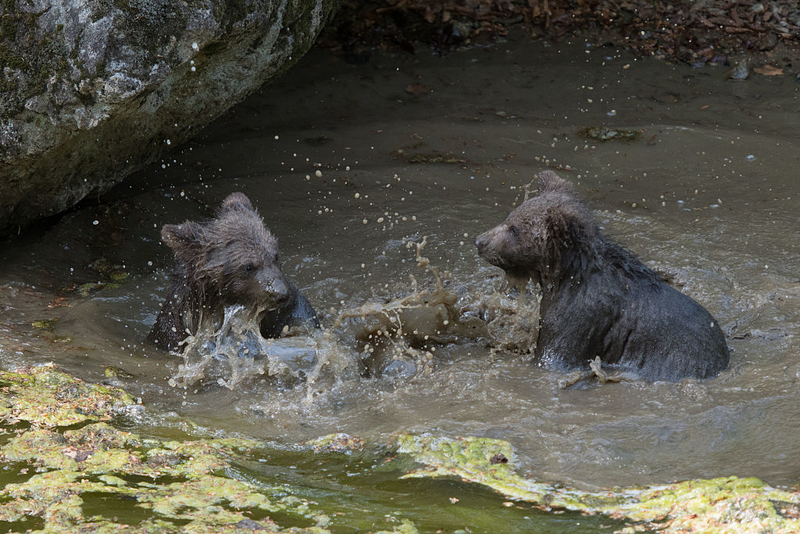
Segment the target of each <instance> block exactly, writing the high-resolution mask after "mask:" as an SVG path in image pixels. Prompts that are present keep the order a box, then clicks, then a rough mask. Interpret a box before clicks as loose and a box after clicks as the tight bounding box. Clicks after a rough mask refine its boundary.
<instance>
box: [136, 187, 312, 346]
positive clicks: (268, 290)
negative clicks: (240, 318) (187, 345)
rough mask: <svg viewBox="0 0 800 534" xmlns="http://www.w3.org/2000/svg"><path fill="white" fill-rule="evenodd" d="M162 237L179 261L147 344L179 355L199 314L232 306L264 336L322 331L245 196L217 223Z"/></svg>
mask: <svg viewBox="0 0 800 534" xmlns="http://www.w3.org/2000/svg"><path fill="white" fill-rule="evenodd" d="M161 238H162V239H163V241H164V243H166V244H167V245H168V246H169V247H170V248H171V249H172V250H173V251H174V252H175V260H176V262H175V269H174V270H173V273H172V281H171V286H170V289H169V294H168V295H167V300H166V301H165V302H164V304H163V306H162V307H161V311H160V312H159V314H158V317H157V318H156V322H155V324H154V325H153V328H152V330H150V333H149V334H148V336H147V340H148V341H149V342H151V343H154V344H156V345H158V346H159V347H161V348H164V349H167V350H177V349H178V348H179V346H180V342H181V341H183V340H184V339H185V338H186V337H187V336H188V335H190V334H195V333H196V332H197V328H198V326H199V325H200V322H201V319H202V318H203V317H206V318H214V317H220V316H221V315H222V312H223V310H224V308H225V307H226V306H230V305H233V304H241V305H245V306H248V307H249V308H251V309H253V310H257V312H258V320H259V321H260V330H261V335H263V336H264V337H267V338H269V337H278V336H279V335H280V334H281V332H282V331H283V329H284V327H285V326H292V325H297V324H304V323H305V324H311V325H313V326H319V322H318V320H317V315H316V313H315V312H314V309H313V308H312V307H311V305H310V304H309V302H308V300H306V298H305V297H304V296H303V295H302V293H300V292H299V291H298V290H297V288H295V286H294V285H293V284H292V283H291V282H290V281H289V279H287V278H286V276H284V274H283V273H282V272H281V265H280V260H279V257H278V240H277V239H275V237H274V236H273V235H272V234H271V233H270V231H269V230H268V229H267V228H266V227H265V226H264V221H263V220H262V219H261V217H260V216H259V215H258V212H257V211H256V210H255V209H254V208H253V205H252V204H251V203H250V200H249V199H248V198H247V197H246V196H245V195H244V194H242V193H232V194H231V195H229V196H228V197H227V198H226V199H225V200H224V201H223V202H222V205H221V206H220V208H219V210H218V211H217V216H216V217H215V218H214V219H211V220H208V221H204V222H199V223H197V222H192V221H186V222H185V223H183V224H180V225H172V224H165V225H164V227H163V228H162V229H161Z"/></svg>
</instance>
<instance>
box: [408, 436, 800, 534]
mask: <svg viewBox="0 0 800 534" xmlns="http://www.w3.org/2000/svg"><path fill="white" fill-rule="evenodd" d="M396 441H397V446H398V451H399V452H401V453H405V454H409V455H411V456H412V457H413V458H414V459H415V460H416V461H417V462H419V463H421V464H424V465H426V466H427V467H426V468H424V469H419V470H416V471H413V472H411V473H408V474H407V475H405V476H406V477H441V476H455V477H459V478H461V479H462V480H465V481H467V482H476V483H480V484H484V485H486V486H488V487H491V488H493V489H494V490H496V491H498V492H499V493H501V494H503V495H505V496H507V497H509V498H512V499H517V500H520V501H528V502H531V503H534V504H536V505H539V506H541V507H544V508H545V509H550V508H562V509H566V510H574V511H579V512H583V513H585V514H596V513H602V514H606V515H609V516H611V517H614V518H617V519H623V520H627V521H631V522H633V523H636V524H640V523H644V524H648V525H650V526H651V528H652V527H657V528H658V529H659V530H660V531H662V532H675V533H677V532H726V533H737V532H800V493H798V492H789V491H781V490H777V489H775V488H772V487H770V486H768V485H767V484H764V483H763V482H762V481H760V480H758V479H756V478H744V479H742V478H737V477H725V478H715V479H711V480H691V481H686V482H681V483H677V484H669V485H665V486H653V487H648V488H630V489H620V488H615V489H614V490H611V491H604V492H597V493H593V492H584V491H579V490H575V489H570V488H566V487H563V486H556V485H551V484H544V483H540V482H535V481H533V480H529V479H525V478H523V477H521V476H519V474H517V473H516V472H515V470H514V462H513V458H514V455H513V450H512V449H511V446H510V444H508V443H507V442H504V441H501V440H496V439H488V438H476V437H467V438H443V437H436V436H431V435H421V436H413V435H400V436H398V437H397V438H396ZM495 454H502V455H503V457H505V458H507V459H508V462H502V461H501V462H498V461H497V458H498V457H497V456H495Z"/></svg>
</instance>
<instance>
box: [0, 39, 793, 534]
mask: <svg viewBox="0 0 800 534" xmlns="http://www.w3.org/2000/svg"><path fill="white" fill-rule="evenodd" d="M798 95H800V84H798V83H797V82H796V81H795V80H794V76H791V77H790V76H784V77H766V76H760V75H753V77H751V78H750V79H748V80H746V81H733V80H729V79H726V68H725V67H716V68H715V67H711V66H707V67H703V68H699V69H693V68H690V67H687V66H682V65H671V64H668V63H664V62H660V61H655V60H649V59H636V58H634V57H632V56H629V55H628V54H626V53H623V52H620V51H618V50H616V49H615V48H613V47H596V46H590V45H588V44H586V43H585V42H583V41H582V40H580V39H574V40H573V41H571V42H563V43H560V44H558V45H550V44H547V43H531V42H529V41H527V40H525V39H512V40H509V42H506V43H500V44H498V45H496V46H494V47H492V48H489V49H473V50H468V51H463V52H458V53H453V54H452V55H450V56H449V57H446V58H442V57H436V56H433V55H429V54H427V53H425V52H420V53H418V54H416V55H407V54H403V55H400V54H396V55H391V54H381V53H375V54H374V55H373V56H372V57H371V58H370V60H369V61H368V62H366V63H364V64H360V65H352V64H349V63H347V62H346V61H345V60H344V59H343V58H342V56H340V55H338V54H337V53H335V52H331V51H327V50H313V51H312V52H311V53H309V55H308V56H307V57H305V58H304V59H303V60H302V61H301V62H300V63H299V64H298V65H297V66H296V67H295V68H293V69H292V70H291V71H290V72H289V73H287V74H286V75H285V76H284V77H283V78H281V79H280V80H279V81H278V82H277V83H274V84H272V85H270V86H267V87H264V88H263V89H262V90H261V91H260V92H259V93H257V94H255V95H253V96H251V97H250V98H249V99H247V100H246V101H245V102H243V103H241V104H240V105H238V106H236V107H235V108H234V109H233V110H231V111H230V112H228V113H227V114H226V115H225V116H224V117H222V118H221V119H219V120H218V121H216V122H215V123H214V124H213V125H212V126H210V127H209V128H208V129H207V130H205V131H204V132H203V133H202V134H201V135H200V136H199V137H198V138H197V139H196V140H195V141H194V142H192V143H190V144H189V145H186V146H184V147H181V148H179V149H178V150H177V151H175V152H174V153H173V154H171V155H170V156H169V157H167V158H164V159H163V160H162V161H160V162H158V163H157V164H154V165H152V166H150V167H148V168H146V169H145V170H143V171H142V172H140V173H138V174H137V175H135V176H133V177H132V178H131V179H129V180H128V181H127V182H126V183H125V184H123V185H122V186H120V187H118V188H117V189H115V190H114V191H112V192H111V193H109V194H106V195H103V196H101V197H100V198H99V199H96V200H98V201H97V202H95V201H94V200H93V201H91V202H86V203H85V204H84V205H83V206H81V207H78V208H77V209H75V210H73V211H72V212H70V213H68V214H67V215H65V216H64V217H62V218H61V219H60V220H59V221H58V222H56V223H52V224H50V225H48V226H44V227H42V228H40V229H38V230H35V231H31V232H28V233H27V234H25V235H23V236H22V237H20V238H18V239H17V240H15V241H12V242H9V243H5V244H4V246H3V249H2V252H0V266H1V267H0V309H2V310H3V312H2V316H1V317H2V318H0V356H1V357H2V361H3V366H5V367H13V366H15V365H17V364H23V363H35V362H45V361H51V360H52V361H55V362H56V363H57V364H58V365H60V366H61V367H62V368H64V369H66V370H67V371H69V372H73V373H75V374H77V375H78V376H81V377H84V378H86V379H90V380H104V379H107V378H106V377H105V375H104V373H105V368H106V367H107V366H112V367H117V368H121V369H123V370H124V371H126V372H127V373H130V374H131V375H132V376H131V377H126V375H123V374H121V373H117V377H116V378H114V379H113V380H115V381H116V382H118V383H120V384H121V385H123V386H124V387H125V388H126V389H128V390H129V391H131V392H132V393H134V394H136V395H140V396H141V397H142V398H143V400H144V402H145V404H146V405H147V406H149V407H151V408H152V409H153V411H154V412H160V413H171V412H174V413H177V414H178V415H180V416H182V417H187V418H189V419H191V420H193V421H196V422H197V423H199V424H200V425H202V426H204V427H208V428H212V429H220V430H223V431H228V432H238V433H241V434H243V435H247V436H251V437H255V438H262V439H268V440H276V441H277V442H281V443H287V444H289V443H296V442H299V441H303V440H306V439H309V438H314V437H317V436H321V435H324V434H328V433H331V432H348V433H352V434H358V435H360V436H362V437H365V438H368V439H370V440H375V441H382V440H384V441H385V440H386V439H387V438H388V437H389V436H390V435H391V434H393V433H396V432H401V431H402V432H426V431H430V432H433V433H437V434H441V435H451V436H456V435H474V436H486V437H495V438H502V439H505V440H508V441H510V442H511V443H512V445H513V446H514V447H515V449H516V451H517V452H518V454H519V456H520V461H521V464H522V465H523V467H524V474H526V475H527V476H531V477H534V478H537V479H540V480H547V481H561V482H565V483H568V484H570V485H574V486H578V487H583V488H588V489H592V488H599V487H605V486H612V485H630V484H655V483H662V482H667V481H671V480H674V479H678V480H682V479H689V478H697V477H714V476H722V475H731V474H732V475H738V476H757V477H760V478H762V479H764V480H765V481H767V482H769V483H771V484H774V485H792V484H796V483H798V480H799V479H800V448H798V447H797V446H796V443H797V440H798V438H800V420H798V418H797V407H798V405H800V385H798V382H800V358H798V355H800V343H798V334H800V275H799V274H798V264H799V263H800V261H799V260H800V180H798V171H797V169H798V165H800V142H798V138H800V98H798ZM600 126H605V127H609V128H611V129H616V131H630V132H636V135H635V137H634V138H633V139H622V140H618V139H612V140H602V139H600V138H598V137H600V136H602V133H603V132H599V133H598V132H596V131H594V130H587V128H591V127H600ZM618 137H619V136H618ZM164 142H165V143H168V142H169V140H164ZM547 168H551V169H554V170H556V171H557V172H558V173H559V174H560V175H561V176H562V177H564V178H567V179H569V180H570V181H572V182H573V183H575V184H576V187H577V189H578V191H579V192H580V193H581V194H582V195H583V196H585V197H586V198H587V199H588V200H589V201H590V202H591V204H592V206H593V207H594V208H595V210H596V216H597V217H598V219H599V220H600V221H601V222H602V224H603V225H604V227H605V229H606V231H607V233H609V234H610V235H612V236H613V237H614V238H616V239H617V240H618V241H620V242H622V243H623V244H624V245H626V246H627V247H628V248H630V249H631V250H633V251H635V252H636V253H637V254H638V255H639V256H640V257H641V258H642V259H643V260H644V261H645V262H646V263H647V264H649V265H651V266H653V267H656V268H658V269H659V270H660V271H663V272H666V273H668V274H669V275H670V276H671V277H672V279H673V281H674V283H675V285H677V286H678V287H680V288H681V290H682V291H684V292H686V293H687V294H689V295H690V296H692V297H693V298H695V299H696V300H697V301H699V302H700V303H701V304H702V305H704V306H705V307H706V308H707V309H708V310H709V311H710V312H711V313H712V314H713V315H714V316H715V317H716V318H717V319H718V320H719V321H720V323H721V324H722V326H723V330H724V331H725V332H726V335H727V337H728V342H729V345H730V347H731V349H732V365H731V368H730V369H729V370H728V371H726V372H724V373H723V374H722V375H720V376H719V377H718V378H716V379H714V380H709V381H699V382H698V381H685V382H683V383H657V384H646V383H641V382H622V383H606V384H599V383H596V382H588V383H586V382H584V383H580V384H579V385H577V386H573V387H570V388H564V387H563V386H564V376H563V375H561V374H558V373H555V372H551V371H548V370H546V369H543V368H540V367H539V366H537V365H536V364H535V362H531V361H530V360H531V357H530V355H527V354H524V353H520V352H514V351H503V350H492V347H490V346H487V343H486V342H485V340H481V339H477V340H474V339H472V340H471V339H468V338H458V336H456V337H457V339H455V341H456V342H455V343H444V344H440V345H431V346H429V347H426V350H427V351H429V352H431V354H433V359H432V361H431V363H430V365H429V366H428V367H426V368H425V372H421V373H419V374H418V375H417V376H415V377H413V378H389V377H384V378H365V377H362V376H360V375H359V374H358V373H352V372H340V371H341V370H340V369H339V370H337V367H336V365H334V363H331V364H330V365H329V369H328V370H327V372H328V374H329V375H331V376H321V377H319V379H318V380H315V381H313V382H311V383H301V384H299V385H296V386H294V387H288V386H286V385H285V384H283V385H282V384H276V383H275V382H274V381H269V380H263V379H261V380H250V381H247V382H245V383H243V384H241V385H240V386H239V387H237V388H235V390H234V391H231V390H229V389H227V388H224V387H218V386H205V387H196V388H180V387H172V386H170V385H169V383H168V381H169V379H170V378H171V377H173V376H174V375H175V373H176V371H177V369H178V365H179V364H180V363H181V362H182V360H181V359H180V358H178V357H175V356H170V355H168V354H166V353H163V352H160V351H158V350H156V349H154V348H152V347H149V346H146V345H144V344H143V343H142V340H143V339H144V337H145V336H146V334H147V332H148V330H149V328H150V326H151V325H152V323H153V321H154V320H155V316H156V313H157V312H158V309H159V306H160V303H161V302H162V300H163V298H164V296H165V292H166V287H167V276H168V273H169V270H170V267H171V264H172V260H171V253H170V251H169V250H168V249H167V247H166V246H164V245H162V244H161V243H160V237H159V229H160V227H161V226H162V225H163V224H166V223H178V222H182V221H184V220H186V219H202V218H205V217H208V216H211V215H212V214H213V209H214V207H216V206H217V205H219V202H220V201H221V200H222V199H223V198H224V197H225V196H226V195H228V194H229V193H230V192H232V191H243V192H245V193H246V194H247V195H248V196H249V197H250V198H251V199H252V200H253V202H254V203H255V204H256V206H257V208H258V209H259V211H260V213H261V214H262V215H263V217H264V219H265V221H266V224H267V225H268V226H269V228H270V229H271V230H272V231H273V233H274V234H275V235H276V236H277V237H278V238H279V241H280V247H281V254H282V258H283V263H284V270H285V272H287V273H288V275H289V276H290V277H291V278H292V279H293V280H294V281H295V283H296V284H297V285H298V287H300V288H301V289H302V290H303V291H304V292H305V294H306V296H307V297H308V299H309V300H310V301H311V303H312V304H313V305H314V306H315V307H316V308H317V310H319V311H320V315H321V317H322V322H323V325H324V326H325V327H327V328H328V329H329V334H330V336H331V337H332V338H333V339H335V340H336V343H338V345H336V344H334V345H332V346H333V347H334V348H332V349H331V348H329V352H331V351H332V352H336V350H337V349H336V348H335V347H336V346H339V347H341V350H342V351H343V352H346V351H348V350H350V347H348V342H349V341H350V338H349V337H348V335H347V333H346V329H342V328H341V327H338V326H337V327H336V328H333V330H330V329H331V327H333V326H334V325H336V324H337V322H338V320H340V319H341V316H342V314H343V313H345V312H347V311H348V310H354V309H356V308H358V307H360V306H362V305H364V304H365V303H369V302H381V303H382V302H386V301H388V300H391V299H394V298H399V297H403V296H405V295H408V294H410V293H411V292H412V282H411V281H410V277H411V276H413V277H414V278H415V279H416V281H417V283H418V284H419V287H420V288H431V287H433V286H434V285H435V279H434V276H433V275H432V274H431V273H430V272H429V271H427V270H425V269H423V268H420V267H419V266H417V262H416V260H415V251H414V247H413V243H421V242H422V240H423V239H424V238H427V244H426V246H425V248H424V251H423V253H424V255H425V256H427V257H428V258H430V261H431V264H432V265H433V266H435V267H437V268H438V269H439V270H441V271H442V272H443V273H445V278H446V288H447V290H448V291H450V292H451V293H452V294H454V295H457V296H458V297H459V299H460V300H459V302H458V306H460V307H461V308H463V309H468V308H470V307H471V306H472V307H475V306H478V305H480V303H481V302H485V301H486V299H491V298H499V297H500V296H501V294H498V292H499V291H500V290H501V283H502V273H501V272H500V270H499V269H497V268H494V267H491V266H489V265H488V264H486V263H485V262H483V261H482V260H480V258H478V256H477V253H476V251H475V247H474V244H473V243H474V238H475V236H476V235H477V234H478V233H480V232H482V231H484V230H486V229H488V228H489V227H491V226H494V225H495V224H498V223H499V222H501V221H502V220H503V219H504V218H505V216H506V215H507V214H508V212H509V211H510V210H511V209H512V208H513V206H514V205H515V204H518V203H519V202H520V200H521V199H522V198H523V196H524V190H523V186H525V185H526V184H528V183H530V182H531V180H532V179H533V178H534V176H535V175H536V174H537V173H538V172H539V171H541V170H544V169H547ZM409 243H411V244H412V245H411V246H409ZM99 260H103V261H99ZM123 273H124V274H127V276H124V274H123ZM115 281H116V282H119V283H118V284H116V283H113V282H115ZM91 282H100V283H102V284H105V285H104V286H103V287H100V286H98V287H95V288H93V287H91V286H86V285H85V284H87V283H91ZM77 287H80V289H81V291H75V290H73V289H74V288H77ZM530 289H532V288H529V290H530ZM80 292H83V293H84V294H85V295H86V296H80V295H79V293H80ZM432 349H435V351H434V350H432ZM337 357H338V355H337V354H329V355H328V358H329V361H330V362H335V360H336V359H337ZM413 484H414V483H404V486H403V487H402V488H400V489H399V490H397V491H401V492H409V493H412V492H417V491H418V490H417V489H415V488H413V487H411V486H413ZM447 485H448V483H446V482H435V483H430V484H429V485H427V486H426V487H425V489H424V491H419V493H420V495H421V496H422V497H421V498H422V501H419V502H423V501H424V502H427V501H430V500H432V499H434V497H432V496H428V495H427V494H426V492H432V494H436V495H446V494H448V491H450V489H449V488H448V487H447ZM358 491H364V492H366V493H369V492H370V490H369V487H368V484H367V485H365V487H363V488H361V489H360V490H358ZM387 498H388V497H387ZM474 498H475V499H478V500H488V501H491V500H493V499H495V497H493V496H492V494H491V493H490V492H482V490H477V489H476V490H475V493H474ZM496 500H497V502H499V501H500V498H499V497H498V498H496ZM563 519H564V518H563V517H562V518H561V519H558V521H562V520H563ZM553 521H554V523H553V525H551V528H552V529H554V530H556V531H557V530H558V529H559V526H558V524H557V523H556V521H557V519H556V518H555V517H554V518H553ZM571 521H578V522H579V521H580V518H577V519H575V518H572V519H571Z"/></svg>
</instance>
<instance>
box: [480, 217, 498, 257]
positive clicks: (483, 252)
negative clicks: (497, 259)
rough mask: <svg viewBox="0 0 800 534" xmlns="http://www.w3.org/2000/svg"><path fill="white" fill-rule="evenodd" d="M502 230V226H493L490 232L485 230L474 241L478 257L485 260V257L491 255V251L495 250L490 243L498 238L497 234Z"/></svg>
mask: <svg viewBox="0 0 800 534" xmlns="http://www.w3.org/2000/svg"><path fill="white" fill-rule="evenodd" d="M503 230H504V227H503V225H500V226H495V227H494V228H492V229H491V230H487V231H485V232H483V233H482V234H481V235H479V236H478V237H477V238H476V239H475V246H476V247H477V248H478V255H480V256H481V257H482V258H484V259H487V255H491V254H492V249H493V248H495V247H494V246H493V245H492V243H493V242H494V241H495V240H496V239H497V238H498V236H499V234H500V233H502V232H503Z"/></svg>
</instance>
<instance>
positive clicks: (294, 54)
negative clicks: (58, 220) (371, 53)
mask: <svg viewBox="0 0 800 534" xmlns="http://www.w3.org/2000/svg"><path fill="white" fill-rule="evenodd" d="M337 5H338V1H337V0H256V1H253V2H246V3H241V2H232V1H223V2H210V1H208V0H201V1H195V2H168V1H165V0H141V1H137V2H100V1H98V0H86V1H74V0H64V1H60V2H45V3H41V2H29V3H24V2H6V3H4V4H3V6H2V7H0V16H2V31H0V66H2V69H0V89H2V95H3V96H2V99H1V100H0V162H2V165H0V231H5V232H8V231H10V230H11V227H12V226H14V227H16V226H17V225H25V224H27V223H29V222H31V221H33V220H35V219H37V218H41V217H44V216H48V215H52V214H54V213H58V212H59V211H62V210H64V209H66V208H69V207H71V206H72V205H74V204H76V203H77V202H78V201H80V200H81V199H83V198H85V197H87V196H89V195H96V194H98V193H102V192H103V191H106V190H108V189H109V188H110V187H111V186H113V185H114V184H116V183H118V182H119V181H120V180H122V179H123V178H124V177H125V176H126V175H128V174H129V173H131V172H132V171H134V170H136V169H137V168H139V167H141V166H142V165H143V164H145V163H148V162H150V161H153V160H154V159H156V158H157V157H158V156H159V155H160V154H161V153H162V152H163V151H165V150H167V149H169V148H170V147H174V146H175V145H176V144H178V143H180V142H182V141H184V140H185V139H187V138H189V137H190V136H192V135H194V134H196V133H197V132H198V131H199V130H200V128H201V127H203V126H205V125H206V124H208V123H209V122H211V121H212V120H214V119H215V118H216V117H218V116H219V115H220V114H222V113H223V112H224V111H225V110H227V109H228V108H229V107H230V106H232V105H234V104H236V103H237V102H239V101H240V100H242V99H243V98H244V97H245V96H247V95H248V94H249V93H251V92H252V91H254V90H255V89H257V88H258V87H259V86H260V85H261V84H263V83H264V82H265V81H267V80H270V79H272V78H274V77H275V76H277V75H279V74H280V73H281V72H283V71H284V70H285V69H286V68H288V67H289V66H290V65H291V64H293V63H295V62H296V61H297V60H298V59H300V57H302V55H303V54H304V53H305V52H306V51H307V50H308V48H309V47H310V46H311V44H312V43H313V42H314V40H315V39H316V37H317V34H318V33H319V31H320V30H321V28H322V26H323V24H324V23H325V22H326V21H327V20H328V19H329V17H330V16H331V14H332V12H333V11H334V10H335V8H336V6H337Z"/></svg>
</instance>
